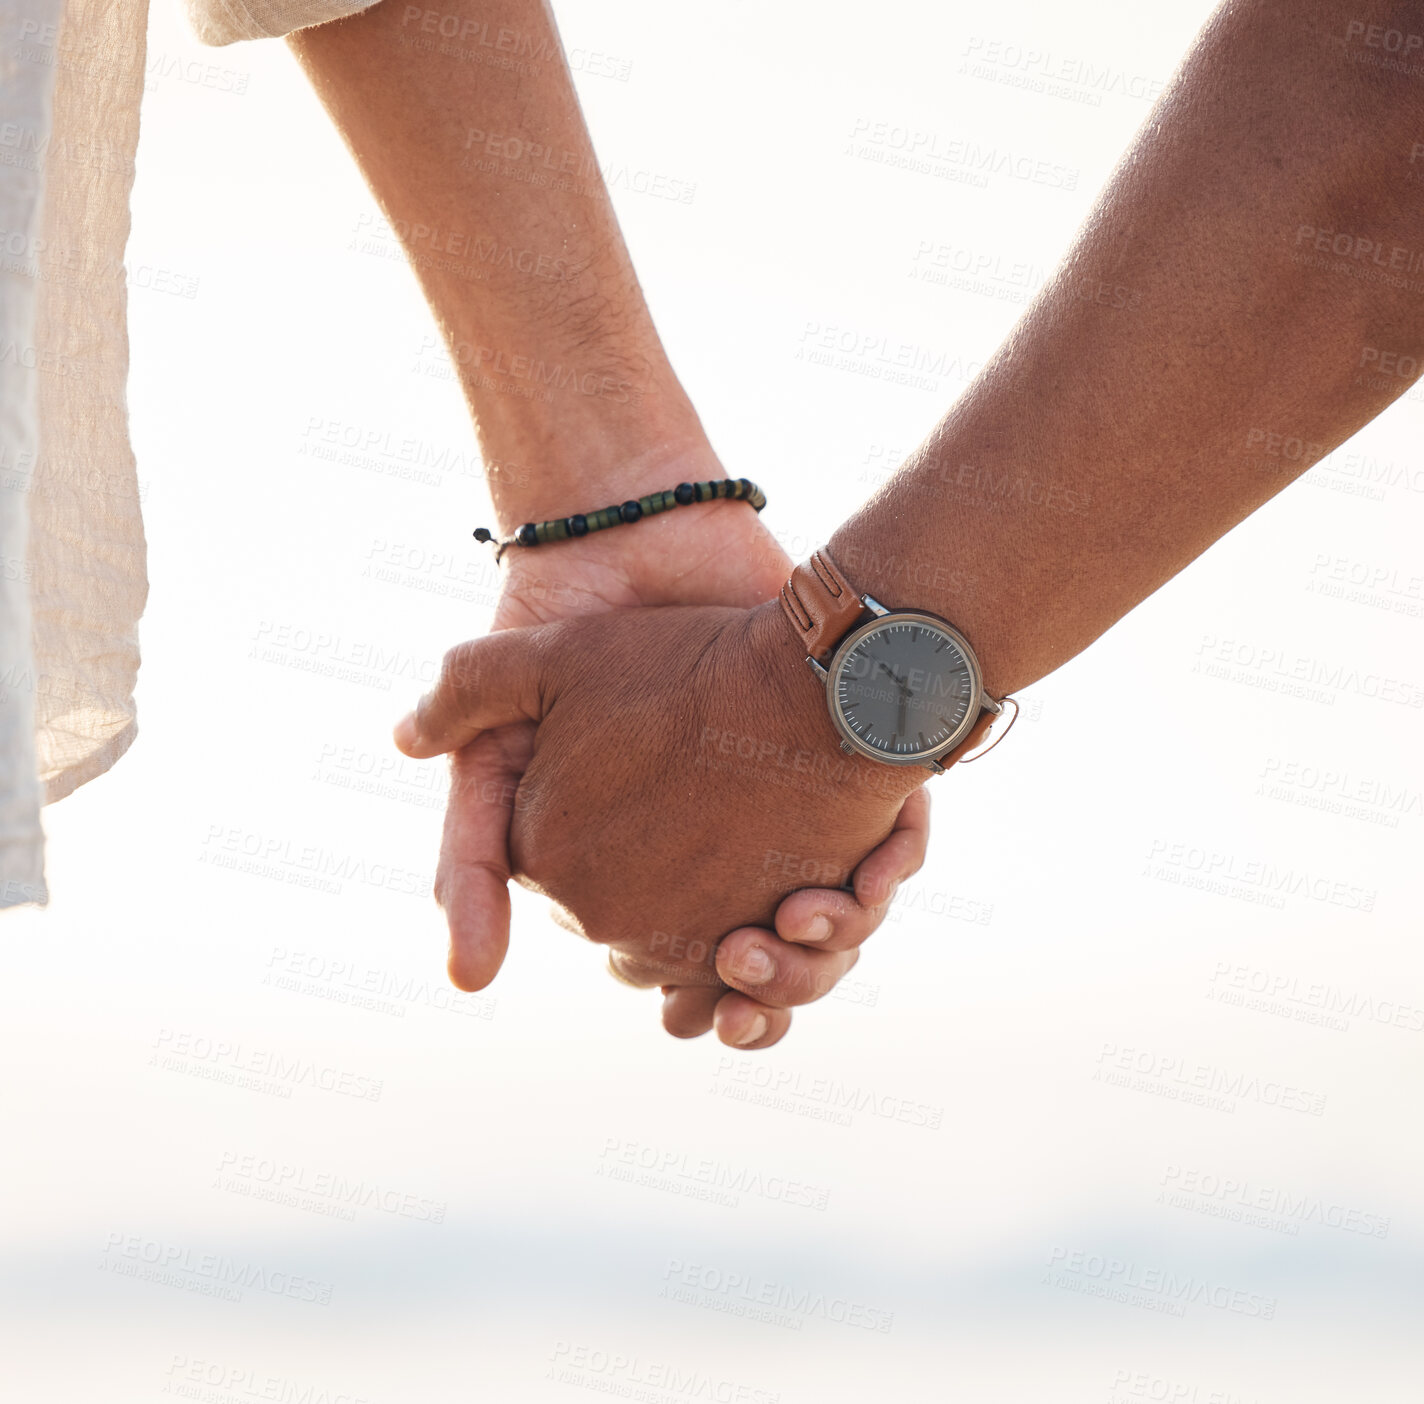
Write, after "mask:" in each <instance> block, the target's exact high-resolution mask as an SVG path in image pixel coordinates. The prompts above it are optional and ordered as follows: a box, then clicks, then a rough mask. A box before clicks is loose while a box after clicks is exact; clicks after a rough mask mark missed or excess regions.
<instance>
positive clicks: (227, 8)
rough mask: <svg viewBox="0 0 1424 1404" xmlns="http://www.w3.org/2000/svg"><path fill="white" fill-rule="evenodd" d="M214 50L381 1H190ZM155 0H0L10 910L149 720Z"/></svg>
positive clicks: (2, 855) (2, 821)
mask: <svg viewBox="0 0 1424 1404" xmlns="http://www.w3.org/2000/svg"><path fill="white" fill-rule="evenodd" d="M184 3H185V6H186V8H187V11H188V16H189V19H190V20H191V21H192V24H193V28H194V30H195V31H196V32H197V35H198V37H199V38H200V39H201V40H202V41H203V42H204V43H206V44H230V43H233V42H234V41H236V40H240V39H258V38H268V37H273V36H277V35H282V34H290V33H291V32H292V31H293V30H296V29H302V28H306V27H308V26H310V25H313V24H320V23H324V22H326V21H329V20H334V19H340V18H343V17H344V16H346V15H351V14H355V13H357V12H358V11H360V10H364V9H367V8H368V7H369V6H370V5H371V4H373V3H376V0H184ZM147 24H148V6H147V4H146V3H145V2H144V0H0V44H3V50H0V255H3V257H0V264H2V265H3V266H0V907H4V906H14V905H16V904H18V903H22V902H39V903H43V902H45V901H46V900H47V897H48V894H47V892H46V889H45V885H44V858H43V834H42V831H41V828H40V813H39V811H40V805H41V803H43V802H49V801H53V800H57V799H62V798H63V797H64V796H65V795H67V794H69V793H70V792H71V791H72V790H74V789H75V787H76V786H79V785H82V784H84V783H85V781H87V780H92V779H93V778H94V777H95V776H96V775H102V774H103V772H104V771H106V770H107V769H108V768H109V767H110V766H111V765H112V764H113V763H114V762H115V761H116V760H117V759H118V758H119V757H120V756H121V755H123V753H124V751H125V750H127V749H128V746H129V744H130V743H131V742H132V741H133V738H134V735H135V732H136V719H135V715H134V702H133V689H134V682H135V679H136V676H137V673H138V663H139V650H138V620H139V616H140V615H141V614H142V613H143V607H144V602H145V600H146V598H147V595H148V579H147V574H146V570H145V556H144V538H143V521H142V518H141V516H140V514H139V499H138V481H137V473H136V470H135V465H134V458H133V451H132V450H131V448H130V447H129V438H128V413H127V406H126V401H125V383H126V380H127V376H128V331H127V320H126V319H127V297H126V286H125V281H124V263H123V256H124V246H125V244H126V243H127V241H128V234H129V196H130V193H131V191H132V189H133V175H134V153H135V150H136V148H137V144H138V125H139V103H140V100H141V99H142V96H143V81H144V52H145V32H146V29H147Z"/></svg>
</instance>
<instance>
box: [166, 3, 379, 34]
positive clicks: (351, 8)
mask: <svg viewBox="0 0 1424 1404" xmlns="http://www.w3.org/2000/svg"><path fill="white" fill-rule="evenodd" d="M377 3H379V0H183V4H184V7H185V8H186V9H187V11H188V21H189V23H190V24H191V25H192V26H193V32H194V33H195V34H196V35H197V36H198V38H199V39H200V40H201V41H202V42H203V43H204V44H213V45H219V44H235V43H236V42H237V41H238V40H239V39H274V38H279V37H280V36H281V35H283V34H290V33H291V32H292V31H293V30H294V29H310V28H311V27H312V25H314V24H325V23H327V21H329V20H336V19H344V18H345V17H346V16H347V15H355V14H359V13H360V12H361V11H362V10H369V9H370V8H371V6H372V5H373V4H377Z"/></svg>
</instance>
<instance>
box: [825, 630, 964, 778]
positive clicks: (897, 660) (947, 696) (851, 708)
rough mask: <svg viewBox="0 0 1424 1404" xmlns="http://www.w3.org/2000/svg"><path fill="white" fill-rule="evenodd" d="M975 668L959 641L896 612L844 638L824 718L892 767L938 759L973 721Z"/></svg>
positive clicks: (834, 665) (832, 671)
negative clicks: (834, 722) (932, 758)
mask: <svg viewBox="0 0 1424 1404" xmlns="http://www.w3.org/2000/svg"><path fill="white" fill-rule="evenodd" d="M981 687H982V684H981V683H980V676H979V665H978V662H977V660H975V658H974V655H973V652H972V651H971V650H970V648H969V644H968V643H967V641H966V640H965V639H964V637H963V636H962V635H961V634H959V633H957V632H956V631H955V630H954V629H951V628H950V627H949V626H948V625H947V624H945V623H943V622H942V621H940V620H938V619H935V618H933V617H932V616H930V615H925V614H912V613H909V612H895V613H891V614H888V615H886V616H884V617H883V618H881V619H876V620H873V621H872V622H871V623H869V624H863V625H861V627H860V628H859V629H856V630H855V631H854V632H853V633H851V634H849V635H847V637H846V638H845V640H844V641H843V642H842V644H841V646H840V648H839V649H838V650H837V652H836V656H835V658H834V660H833V661H832V663H831V668H830V678H829V689H828V691H829V699H830V704H831V715H832V717H833V718H835V720H836V724H837V726H838V727H839V729H840V731H841V734H842V735H843V736H845V738H846V739H847V740H848V741H850V742H851V744H852V745H853V746H855V748H856V749H858V750H861V751H863V752H865V753H866V754H867V755H872V756H874V757H876V759H878V760H883V761H889V762H890V763H891V764H905V765H913V764H916V763H919V762H922V761H924V760H926V759H927V758H929V757H933V756H936V755H939V754H940V753H941V752H943V751H944V750H946V749H947V748H948V747H949V745H950V744H951V743H952V742H955V741H957V740H958V739H959V738H960V737H961V736H963V734H964V733H965V732H967V731H968V730H969V728H970V726H971V725H973V722H974V718H975V717H977V716H978V715H979V711H980V695H981Z"/></svg>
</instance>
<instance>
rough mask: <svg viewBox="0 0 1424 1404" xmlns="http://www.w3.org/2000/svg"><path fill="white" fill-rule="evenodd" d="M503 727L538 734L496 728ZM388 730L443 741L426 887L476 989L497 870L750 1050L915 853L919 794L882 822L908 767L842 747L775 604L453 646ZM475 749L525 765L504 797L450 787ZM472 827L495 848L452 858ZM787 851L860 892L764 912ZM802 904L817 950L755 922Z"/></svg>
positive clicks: (405, 738)
mask: <svg viewBox="0 0 1424 1404" xmlns="http://www.w3.org/2000/svg"><path fill="white" fill-rule="evenodd" d="M519 723H525V724H528V723H537V730H534V731H533V734H532V736H531V735H530V733H529V731H528V730H527V729H526V730H522V731H519V730H513V729H511V728H514V727H515V726H516V725H517V724H519ZM396 737H397V744H398V745H400V747H401V749H402V750H403V751H405V752H406V753H407V754H408V755H412V756H416V757H426V756H433V755H438V754H441V753H444V752H455V753H457V754H456V759H455V777H456V787H457V796H458V798H457V799H456V798H452V804H451V810H450V813H451V815H452V816H460V817H458V818H457V819H456V822H455V825H454V830H453V832H452V830H451V829H450V828H449V827H447V833H446V843H445V848H444V851H443V852H442V858H441V866H440V873H439V878H438V881H437V886H438V887H439V889H440V897H441V901H442V904H443V905H444V906H445V908H446V911H447V913H448V914H449V916H450V921H451V931H452V966H453V967H454V968H455V970H456V974H457V980H458V982H459V983H462V984H465V985H468V986H469V987H472V988H479V987H482V986H483V985H484V984H487V983H488V982H489V980H490V979H492V978H493V976H494V974H495V972H496V971H497V970H498V968H499V964H500V962H501V960H502V959H503V956H504V951H505V947H506V944H507V940H508V898H507V894H506V892H505V890H504V882H505V879H506V878H507V876H509V874H510V873H511V872H512V873H513V874H514V875H516V876H517V877H518V879H519V880H520V881H521V882H522V883H524V884H525V885H526V886H529V887H532V888H534V889H535V890H537V891H541V892H544V893H546V894H547V895H548V896H550V897H551V898H553V899H554V901H555V902H557V903H558V904H559V905H560V906H561V907H563V908H564V909H565V910H566V911H567V912H568V913H569V914H570V921H571V924H573V925H574V926H575V929H577V930H578V931H580V932H581V934H583V935H585V936H586V937H588V938H589V939H590V940H594V941H598V942H601V943H604V944H607V945H609V946H611V947H612V948H613V951H614V952H615V959H616V961H617V968H618V970H619V972H620V973H621V974H623V975H624V976H625V977H626V978H628V979H629V980H631V981H633V982H634V983H638V984H647V985H662V986H664V987H666V986H670V985H671V986H678V987H682V989H683V991H684V992H685V998H686V1001H687V1003H688V1004H689V1005H690V1004H691V1003H692V1002H693V1001H694V1000H696V999H697V998H701V999H702V1000H703V1002H704V1006H705V1012H706V1016H707V1018H708V1019H709V1020H710V1018H711V1010H712V1007H713V1006H714V1005H715V1007H716V1023H717V1028H718V1033H719V1035H720V1036H721V1037H723V1039H724V1041H726V1042H729V1043H735V1044H737V1045H738V1046H740V1047H746V1048H759V1047H765V1046H768V1045H769V1044H771V1043H774V1042H775V1041H776V1040H777V1039H778V1038H780V1037H781V1035H782V1034H783V1033H784V1032H785V1029H786V1027H787V1023H788V1020H789V1016H788V1015H787V1014H786V1009H787V1008H788V1007H789V1006H791V1005H794V1004H799V1003H804V1002H806V1001H807V1000H808V999H815V998H818V997H819V996H820V995H823V994H825V993H826V992H827V991H828V990H829V989H830V988H831V987H832V986H833V985H834V984H835V982H836V981H837V980H838V979H839V978H840V977H841V976H842V975H843V974H844V973H845V972H846V971H847V970H848V969H849V968H850V967H851V966H852V965H853V964H854V963H855V959H856V951H855V949H854V947H855V945H856V944H858V941H859V940H860V939H863V935H864V934H865V932H864V931H863V930H861V929H860V928H861V926H863V924H864V920H865V918H864V914H865V913H866V912H869V913H870V914H871V919H872V922H874V921H878V917H879V914H880V913H879V912H877V911H875V908H877V907H878V908H880V909H882V910H883V906H884V903H885V902H886V901H887V900H888V898H889V896H890V895H891V890H892V888H893V879H891V878H890V875H891V874H894V876H895V877H898V876H900V875H903V873H904V872H905V871H906V870H907V869H908V871H913V870H914V868H916V867H918V863H919V858H920V856H921V854H922V843H923V836H922V832H921V827H922V822H923V816H924V810H923V807H922V805H921V804H920V803H916V804H913V805H911V806H909V808H908V811H907V814H906V821H907V822H906V821H902V822H901V826H900V827H898V828H897V819H899V817H900V816H901V811H902V806H903V805H904V804H905V801H906V799H907V797H908V796H910V795H911V794H912V793H913V792H915V791H916V790H917V787H918V785H919V782H920V780H922V779H923V778H925V773H924V772H923V771H917V770H900V769H895V768H891V767H886V766H880V765H876V764H875V763H874V762H871V761H867V760H862V759H858V758H854V759H853V758H848V757H846V756H845V755H844V754H843V753H842V752H841V750H840V748H839V745H838V743H837V740H836V737H835V733H834V730H833V729H832V727H831V725H830V720H829V718H828V716H827V714H826V710H825V705H824V700H823V698H822V696H821V694H820V690H819V689H818V688H817V686H816V684H815V682H814V680H813V679H812V678H811V676H810V674H809V673H807V672H806V670H805V667H804V664H803V663H802V661H801V658H800V654H799V652H798V649H797V647H796V641H795V639H794V637H793V635H792V634H791V632H790V630H789V629H788V628H787V625H786V623H785V621H784V620H783V619H782V617H781V615H780V611H779V608H778V607H777V606H776V605H774V604H772V605H762V606H760V607H758V608H757V609H755V610H751V611H748V610H739V609H716V608H669V609H641V610H630V611H618V612H615V613H606V614H602V615H599V616H597V617H592V618H586V619H576V620H569V621H565V622H563V623H558V624H551V625H546V626H543V627H536V628H521V629H510V630H506V631H503V632H500V633H496V634H492V635H490V636H489V637H487V638H484V639H478V640H475V641H473V642H471V643H468V644H463V645H461V646H460V647H458V648H456V649H454V650H452V651H451V653H450V654H449V655H447V658H446V663H445V668H444V670H443V672H442V675H441V679H440V681H439V683H438V684H437V686H436V688H435V689H434V691H432V692H431V693H430V694H429V695H427V697H425V698H424V699H422V701H421V704H420V706H419V707H418V708H417V709H416V711H415V712H414V713H413V714H412V715H411V716H410V717H408V718H406V719H405V721H403V722H402V723H401V725H400V726H399V727H398V728H397V733H396ZM513 737H517V738H519V740H518V741H517V742H510V741H508V740H504V739H503V738H513ZM484 747H490V748H491V749H493V748H495V747H499V748H500V749H499V755H500V758H501V759H502V761H503V762H504V763H505V764H506V765H508V766H509V767H510V768H511V771H510V773H514V772H515V771H516V770H522V779H520V780H519V781H518V784H517V787H515V789H514V792H513V795H512V800H513V802H512V804H511V803H510V799H511V796H510V794H509V793H508V791H507V790H506V789H503V788H502V789H501V790H500V791H498V792H494V791H489V790H488V789H487V787H485V786H483V785H477V786H475V787H473V788H471V787H469V786H468V785H467V784H466V781H467V779H468V777H469V776H470V775H471V774H472V773H473V771H474V770H475V769H476V768H477V767H479V766H480V764H481V763H482V758H483V753H482V748H484ZM470 826H474V827H475V828H476V829H477V830H478V835H477V837H478V849H479V852H480V853H481V854H488V853H489V852H490V850H491V848H492V840H494V839H496V838H498V839H499V840H500V841H501V847H504V845H505V844H506V843H507V849H506V851H507V854H508V857H507V859H505V861H504V864H500V863H492V862H491V861H489V860H488V859H487V858H485V857H481V858H480V859H478V860H476V861H473V862H471V861H469V859H468V856H467V855H468V854H469V853H470V852H471V851H472V850H471V846H470V835H469V834H468V833H467V832H465V830H466V829H468V828H469V827H470ZM887 840H888V841H887ZM882 843H883V845H884V846H883V848H881V849H880V850H879V851H878V852H877V854H875V855H873V858H872V860H870V861H868V862H867V863H866V864H864V865H862V866H861V867H860V869H857V864H858V863H860V860H861V857H862V855H863V854H865V853H866V852H867V851H868V850H870V849H872V848H875V847H876V845H878V844H882ZM786 855H793V857H794V858H795V862H794V863H793V864H792V865H791V869H790V870H791V871H792V872H794V873H796V874H797V875H798V876H799V875H800V874H801V873H803V872H805V871H807V868H808V865H809V869H810V871H813V872H814V873H816V874H817V875H818V876H819V877H820V878H821V880H822V881H823V882H824V883H825V884H826V886H827V887H832V886H836V885H839V883H840V882H844V881H847V880H848V879H849V878H850V876H851V874H852V873H854V874H855V888H856V894H857V897H858V898H859V899H860V900H859V901H857V900H856V898H851V897H850V896H849V895H848V894H839V893H830V892H824V893H822V892H818V893H814V894H809V895H810V896H811V897H812V899H813V900H812V901H810V902H806V901H804V900H803V899H805V898H806V897H807V896H808V894H806V893H797V894H796V896H795V897H793V898H791V899H790V902H789V903H788V904H784V906H783V912H782V913H778V910H777V908H778V903H779V902H780V901H781V899H782V898H784V897H786V895H787V892H788V891H789V890H791V889H794V888H796V887H799V886H801V882H799V881H798V880H797V877H791V878H788V876H787V872H788V865H787V863H786V861H785V858H786ZM506 864H507V866H506ZM837 898H839V900H840V902H841V903H842V904H843V905H841V906H840V907H839V908H837V906H836V899H837ZM791 903H799V904H800V905H799V907H795V908H793V907H791V906H790V904H791ZM811 907H814V908H815V909H816V910H817V911H828V912H829V914H830V915H831V916H832V925H833V930H832V933H831V935H830V937H829V938H828V939H826V940H823V941H821V942H819V943H818V944H817V945H816V946H815V947H805V946H803V947H800V948H798V947H795V946H791V945H789V944H788V943H786V942H782V941H778V940H777V939H776V938H775V937H774V936H773V935H772V934H771V933H770V932H769V931H764V930H758V929H755V928H758V927H762V926H765V925H766V924H768V923H770V922H771V921H772V920H773V918H774V917H775V918H777V919H778V923H779V925H792V924H794V923H795V922H796V921H798V920H801V921H809V918H810V916H811V914H812V913H811V911H810V910H809V909H810V908H811ZM853 909H858V910H853ZM738 924H741V926H742V929H738V930H735V931H733V932H732V934H731V935H729V936H727V938H726V939H725V940H723V941H721V944H720V946H719V938H721V937H722V935H723V933H724V932H725V931H727V930H728V928H729V927H731V926H737V925H738ZM758 952H759V953H760V956H761V958H762V959H761V964H762V965H763V966H764V967H767V968H764V969H763V970H762V971H757V970H756V966H757V964H758V961H757V959H756V956H757V953H758ZM788 953H792V954H794V956H795V957H796V958H795V959H794V960H788V959H787V958H786V956H787V954H788ZM749 975H752V976H755V975H762V976H764V977H765V978H760V979H753V978H749ZM724 985H725V986H730V987H732V989H733V990H735V991H738V992H739V993H735V994H726V993H724V992H723V988H722V987H723V986H724ZM719 1001H720V1002H719ZM759 1020H760V1021H763V1022H760V1023H759V1022H758V1021H759ZM674 1031H678V1030H674ZM749 1035H750V1036H749Z"/></svg>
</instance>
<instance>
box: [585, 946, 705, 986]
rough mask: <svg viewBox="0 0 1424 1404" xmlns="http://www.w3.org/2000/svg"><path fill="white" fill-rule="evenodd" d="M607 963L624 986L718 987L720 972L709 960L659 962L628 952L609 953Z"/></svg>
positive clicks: (647, 956)
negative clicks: (718, 972) (698, 961)
mask: <svg viewBox="0 0 1424 1404" xmlns="http://www.w3.org/2000/svg"><path fill="white" fill-rule="evenodd" d="M608 964H609V965H610V966H611V967H613V970H614V973H615V974H616V975H617V976H618V978H619V979H620V980H622V981H623V983H624V984H625V985H637V986H638V987H639V988H640V989H645V990H650V989H653V988H654V987H656V986H660V985H664V986H667V987H669V988H671V987H672V986H673V985H694V986H697V987H699V988H706V987H707V986H709V985H719V984H720V983H721V981H720V980H718V978H717V972H716V970H715V969H713V967H712V964H711V962H710V961H709V962H708V963H707V964H705V965H699V964H698V963H697V962H695V961H689V960H660V959H658V957H657V956H655V955H632V954H630V953H629V952H627V951H618V950H615V951H610V952H609V954H608Z"/></svg>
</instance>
